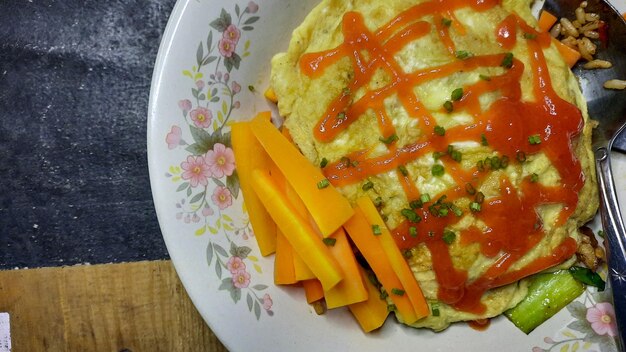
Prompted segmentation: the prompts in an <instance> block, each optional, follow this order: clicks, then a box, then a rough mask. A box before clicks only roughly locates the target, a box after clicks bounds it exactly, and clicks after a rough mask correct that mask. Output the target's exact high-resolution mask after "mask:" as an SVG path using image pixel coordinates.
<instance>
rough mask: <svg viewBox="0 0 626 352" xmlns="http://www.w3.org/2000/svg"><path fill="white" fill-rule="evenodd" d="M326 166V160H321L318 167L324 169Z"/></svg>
mask: <svg viewBox="0 0 626 352" xmlns="http://www.w3.org/2000/svg"><path fill="white" fill-rule="evenodd" d="M326 165H328V159H326V158H322V161H320V167H321V168H325V167H326Z"/></svg>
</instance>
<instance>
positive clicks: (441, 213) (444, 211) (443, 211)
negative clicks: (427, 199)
mask: <svg viewBox="0 0 626 352" xmlns="http://www.w3.org/2000/svg"><path fill="white" fill-rule="evenodd" d="M446 215H448V208H443V207H441V208H439V216H441V217H444V216H446Z"/></svg>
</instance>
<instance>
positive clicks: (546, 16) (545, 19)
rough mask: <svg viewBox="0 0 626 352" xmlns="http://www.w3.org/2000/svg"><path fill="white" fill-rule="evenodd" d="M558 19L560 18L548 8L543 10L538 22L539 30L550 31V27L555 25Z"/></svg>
mask: <svg viewBox="0 0 626 352" xmlns="http://www.w3.org/2000/svg"><path fill="white" fill-rule="evenodd" d="M557 20H558V18H556V16H554V15H553V14H551V13H550V12H548V11H546V10H543V11H541V14H540V15H539V23H538V25H539V30H540V31H541V32H548V31H550V28H552V26H554V24H555V23H556V21H557Z"/></svg>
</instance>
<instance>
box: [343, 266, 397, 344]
mask: <svg viewBox="0 0 626 352" xmlns="http://www.w3.org/2000/svg"><path fill="white" fill-rule="evenodd" d="M359 274H360V275H359V276H360V277H361V279H362V280H363V281H364V282H365V286H366V287H367V291H368V298H367V301H364V302H359V303H355V304H351V305H349V306H348V308H349V309H350V312H352V315H354V317H355V318H356V320H357V321H358V322H359V325H361V328H362V329H363V331H365V332H370V331H372V330H376V329H378V328H380V327H381V326H383V324H384V323H385V320H386V319H387V316H388V315H389V310H388V309H387V302H386V301H385V300H383V299H380V291H379V290H378V287H376V286H375V285H374V284H373V283H372V282H370V280H368V279H367V273H366V272H365V270H363V268H361V267H360V266H359Z"/></svg>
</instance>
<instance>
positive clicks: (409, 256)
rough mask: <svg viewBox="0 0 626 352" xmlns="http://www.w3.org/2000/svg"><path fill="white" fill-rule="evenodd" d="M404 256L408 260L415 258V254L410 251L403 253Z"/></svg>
mask: <svg viewBox="0 0 626 352" xmlns="http://www.w3.org/2000/svg"><path fill="white" fill-rule="evenodd" d="M402 256H403V257H404V258H406V259H411V257H412V256H413V253H411V250H410V249H407V250H405V251H403V252H402Z"/></svg>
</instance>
